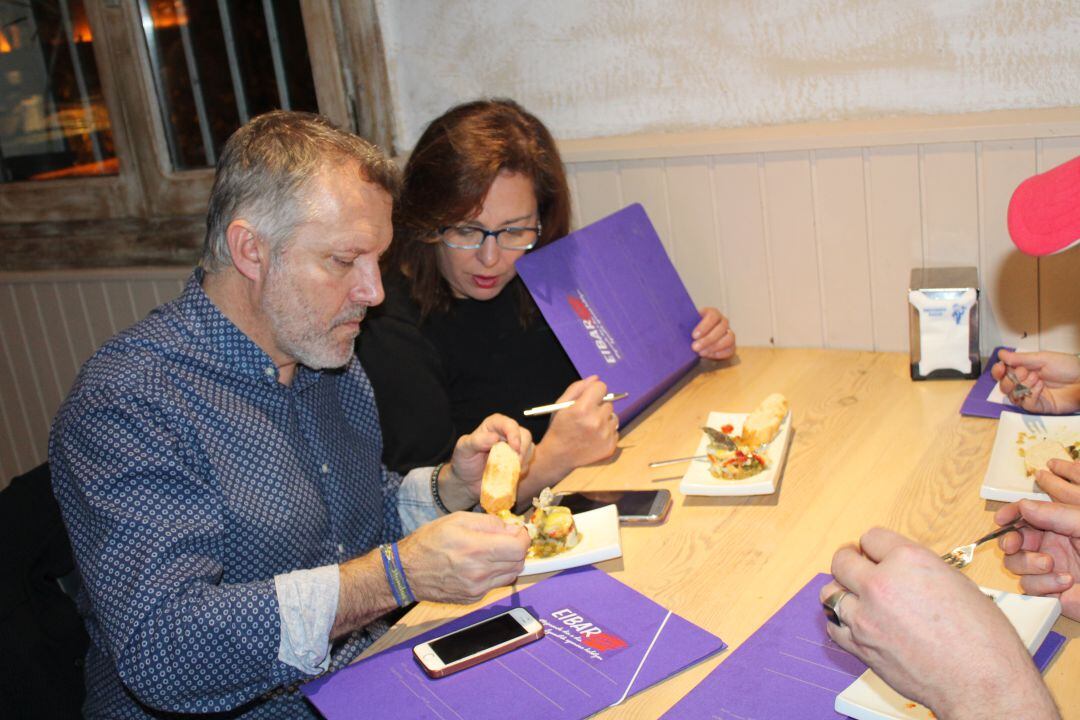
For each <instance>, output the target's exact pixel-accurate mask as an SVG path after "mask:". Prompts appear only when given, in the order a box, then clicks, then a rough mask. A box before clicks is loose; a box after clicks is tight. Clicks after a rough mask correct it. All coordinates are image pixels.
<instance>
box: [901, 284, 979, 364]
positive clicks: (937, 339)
mask: <svg viewBox="0 0 1080 720" xmlns="http://www.w3.org/2000/svg"><path fill="white" fill-rule="evenodd" d="M908 328H909V330H910V335H911V379H912V380H931V379H949V378H977V377H979V372H980V370H981V369H982V362H981V359H980V357H979V276H978V272H977V271H976V269H975V268H973V267H953V268H915V269H913V270H912V271H911V283H910V284H909V285H908Z"/></svg>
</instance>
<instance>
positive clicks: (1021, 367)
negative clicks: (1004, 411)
mask: <svg viewBox="0 0 1080 720" xmlns="http://www.w3.org/2000/svg"><path fill="white" fill-rule="evenodd" d="M1009 370H1011V371H1012V373H1013V375H1014V376H1015V377H1016V380H1019V381H1020V383H1022V384H1023V385H1024V386H1025V387H1027V388H1028V389H1029V390H1030V391H1031V393H1030V394H1029V395H1027V396H1025V397H1022V398H1018V397H1016V395H1015V390H1016V382H1015V381H1014V380H1013V379H1012V378H1010V377H1009V375H1008V371H1009ZM990 374H991V375H992V376H993V377H994V379H995V380H997V381H998V386H999V387H1000V388H1001V392H1003V393H1005V394H1006V395H1008V396H1009V400H1010V401H1011V402H1012V403H1013V404H1014V405H1017V406H1019V407H1022V408H1023V409H1025V410H1027V411H1028V412H1035V413H1042V414H1051V415H1064V414H1067V413H1072V412H1076V411H1077V410H1080V358H1078V357H1077V356H1076V355H1069V354H1068V353H1059V352H1024V353H1020V352H1012V351H1010V350H1002V351H1001V352H999V353H998V362H996V363H994V366H993V367H992V368H990Z"/></svg>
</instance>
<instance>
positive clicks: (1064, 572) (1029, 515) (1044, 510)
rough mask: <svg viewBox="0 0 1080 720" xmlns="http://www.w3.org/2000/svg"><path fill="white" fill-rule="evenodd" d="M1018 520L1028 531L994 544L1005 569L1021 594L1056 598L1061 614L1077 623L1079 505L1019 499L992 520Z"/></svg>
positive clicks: (1079, 612)
mask: <svg viewBox="0 0 1080 720" xmlns="http://www.w3.org/2000/svg"><path fill="white" fill-rule="evenodd" d="M1021 517H1022V518H1024V520H1026V521H1027V527H1023V528H1020V530H1019V531H1018V532H1011V533H1009V534H1007V535H1005V536H1003V537H1002V538H1001V539H1000V540H998V544H1000V545H1001V549H1002V550H1004V551H1005V567H1006V569H1008V570H1009V571H1011V572H1014V573H1016V574H1017V575H1019V576H1020V587H1022V588H1023V589H1024V592H1025V593H1027V594H1028V595H1049V596H1050V597H1056V598H1058V599H1059V600H1061V612H1062V614H1063V615H1065V616H1066V617H1070V618H1072V619H1073V620H1080V585H1077V584H1076V580H1077V578H1080V507H1076V506H1074V505H1062V504H1061V503H1056V502H1053V503H1049V502H1038V501H1036V500H1021V501H1019V502H1015V503H1010V504H1008V505H1006V506H1005V507H1003V508H1001V509H1000V510H998V511H997V513H996V514H995V515H994V522H996V523H998V524H999V525H1007V524H1009V523H1011V522H1013V521H1014V520H1017V519H1019V518H1021Z"/></svg>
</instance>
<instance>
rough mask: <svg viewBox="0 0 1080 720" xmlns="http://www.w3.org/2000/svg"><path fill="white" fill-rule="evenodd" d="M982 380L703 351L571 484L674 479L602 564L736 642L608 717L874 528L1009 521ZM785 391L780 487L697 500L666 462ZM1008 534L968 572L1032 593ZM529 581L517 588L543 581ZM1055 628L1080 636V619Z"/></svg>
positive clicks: (786, 352) (882, 356) (445, 611)
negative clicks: (712, 420) (706, 428)
mask: <svg viewBox="0 0 1080 720" xmlns="http://www.w3.org/2000/svg"><path fill="white" fill-rule="evenodd" d="M971 385H972V383H971V381H927V382H912V381H911V379H910V377H909V373H908V356H907V355H906V354H900V353H874V352H854V351H852V352H849V351H836V350H814V349H782V350H781V349H768V348H740V350H739V355H738V357H737V358H736V359H735V360H733V361H730V362H725V363H703V364H701V365H700V366H699V367H698V368H697V369H696V370H695V371H694V372H692V373H691V374H690V375H689V376H688V377H686V378H684V380H683V381H682V382H680V383H679V384H678V385H677V386H676V387H675V388H673V389H672V390H671V391H669V392H668V393H667V394H666V395H665V396H664V397H663V398H661V399H660V400H659V401H657V402H656V403H654V404H653V405H652V406H651V407H650V409H649V410H648V411H647V412H646V413H644V414H643V415H642V416H641V417H639V418H637V419H635V421H634V422H633V423H632V424H631V425H630V426H629V427H627V428H625V429H624V431H623V436H622V439H621V440H620V442H619V447H620V449H619V451H618V453H617V455H616V457H615V458H613V459H612V460H611V461H609V462H607V463H604V464H600V465H593V466H589V467H586V468H581V469H579V470H577V471H575V472H574V473H572V474H571V475H570V476H569V477H567V478H566V479H565V480H564V481H563V482H562V483H561V484H560V485H559V489H560V490H604V489H612V490H614V489H627V488H666V489H668V490H670V491H671V494H672V499H673V506H672V509H671V513H670V515H669V516H668V520H667V522H666V523H665V524H663V525H660V526H656V527H632V526H624V527H623V528H622V547H623V556H622V557H621V558H619V559H616V560H611V561H608V562H605V563H601V564H600V565H599V567H600V568H601V569H603V570H605V571H606V572H608V573H610V574H611V575H613V576H614V577H616V578H618V579H619V580H620V581H622V582H624V583H626V584H627V585H630V586H631V587H633V588H635V589H637V590H638V591H640V592H642V593H644V594H645V595H648V596H649V597H651V598H653V599H654V600H655V601H657V602H659V603H660V604H662V605H664V606H666V607H668V608H670V609H672V610H674V611H675V612H676V613H678V614H680V615H682V616H684V617H686V618H687V619H688V620H690V621H691V622H694V623H696V624H698V625H700V626H701V627H704V628H706V629H708V630H710V631H712V632H714V633H716V634H717V635H719V636H720V637H721V638H723V639H724V641H726V642H727V643H728V644H729V646H730V648H729V650H728V651H726V652H724V653H721V654H720V655H719V656H717V657H714V658H711V659H709V660H708V661H706V662H703V663H701V664H699V665H697V666H695V667H693V668H690V669H689V670H687V671H685V672H683V673H681V674H679V675H677V676H675V677H673V678H671V679H669V680H668V681H666V682H664V683H661V684H659V685H657V686H655V687H652V688H649V689H648V690H645V691H644V692H641V693H639V694H637V695H636V696H634V697H631V698H630V699H628V700H627V701H626V702H625V703H624V704H623V705H622V706H620V707H619V708H615V709H612V710H609V711H607V712H606V713H604V714H603V715H604V716H605V717H626V718H655V717H657V716H659V715H660V714H661V713H663V712H664V711H665V710H666V709H668V708H669V707H671V706H672V705H674V704H675V702H676V701H678V699H679V698H681V697H682V696H683V695H685V694H686V693H687V692H689V691H690V690H691V689H692V688H693V687H694V686H695V685H697V684H698V683H699V682H700V681H701V680H702V679H703V678H704V677H705V676H706V675H707V674H708V673H709V672H710V671H712V670H713V669H714V668H715V667H716V666H717V665H718V664H719V663H721V662H723V661H724V659H725V658H727V657H729V656H730V654H731V651H733V650H735V649H736V648H738V646H739V645H740V644H741V643H742V642H743V641H744V640H746V638H747V637H749V636H750V635H751V634H752V633H753V632H754V631H755V630H756V629H757V628H759V627H760V626H761V625H762V624H763V623H764V622H765V621H766V620H768V619H769V617H770V616H772V614H773V613H775V612H776V611H777V610H778V609H779V608H780V607H781V606H782V605H783V604H784V603H785V602H786V601H787V600H788V599H789V598H790V597H791V596H792V595H793V594H794V593H795V592H796V591H797V590H798V589H799V588H800V587H802V586H803V585H804V584H805V583H806V582H807V580H809V579H810V578H811V577H812V576H813V575H814V574H815V573H818V572H828V570H829V562H830V559H831V557H832V554H833V552H834V551H835V550H836V548H837V547H838V546H840V545H841V544H843V543H848V542H852V541H854V540H856V539H857V538H858V537H859V535H860V534H861V533H862V532H863V531H865V530H866V529H867V528H869V527H871V526H873V525H881V526H884V527H888V528H891V529H893V530H896V531H898V532H901V533H904V534H905V535H908V536H909V537H912V538H914V539H916V540H918V541H919V542H921V543H924V544H926V545H927V546H929V547H930V548H932V549H933V550H935V551H937V552H943V551H945V550H947V549H951V548H952V547H953V546H955V545H958V544H961V543H963V542H967V541H969V540H971V539H972V538H975V537H978V536H979V535H982V534H983V533H985V532H987V531H988V530H989V529H991V528H993V527H994V523H993V519H992V516H993V513H994V511H995V510H996V509H997V508H998V507H1000V503H996V502H990V501H985V500H982V499H981V498H980V497H979V485H980V484H981V482H982V477H983V474H984V472H985V471H986V466H987V463H988V462H989V458H990V449H991V446H992V444H993V440H994V434H995V432H996V428H997V423H996V422H994V421H992V420H986V419H982V418H968V417H961V415H960V414H959V409H960V405H961V403H962V402H963V399H964V397H965V395H966V394H967V392H968V390H969V389H970V388H971ZM771 392H781V393H783V394H784V395H786V396H787V398H788V399H789V401H790V402H791V411H792V427H793V431H794V434H793V436H792V440H791V448H790V451H789V453H788V458H787V463H786V467H785V468H784V473H783V479H782V481H781V483H780V486H779V489H778V490H777V492H776V493H774V494H773V495H768V496H757V497H739V498H714V497H684V496H683V495H681V494H680V493H679V490H678V485H679V478H680V476H681V474H682V472H683V470H684V468H682V467H681V466H673V467H665V468H657V469H649V467H648V463H649V462H650V461H652V460H656V459H662V458H671V457H681V456H686V455H691V454H693V452H694V450H695V449H696V446H697V442H698V439H699V437H700V428H701V426H702V425H703V424H704V422H705V420H706V418H707V417H708V414H709V412H710V411H714V410H718V411H726V412H749V411H750V410H752V409H753V408H754V406H755V405H756V404H757V403H758V402H760V400H761V399H762V398H764V397H765V396H766V395H768V394H769V393H771ZM1001 558H1002V554H1001V551H1000V550H999V549H998V548H997V547H996V546H986V547H984V548H981V549H980V550H979V552H978V553H977V555H976V559H975V562H974V563H973V564H972V565H971V566H970V567H969V568H968V569H967V570H965V572H966V573H967V574H968V575H969V576H970V577H971V578H972V579H973V580H975V581H976V582H978V583H980V584H982V585H987V586H991V587H996V588H1002V589H1006V590H1014V591H1018V590H1019V584H1018V582H1017V579H1016V577H1015V576H1013V575H1011V574H1009V573H1008V572H1007V571H1006V570H1005V569H1004V568H1003V566H1002V562H1001ZM543 577H546V576H537V577H532V578H528V579H523V580H522V581H521V582H520V583H519V584H518V588H519V589H520V588H523V587H527V586H528V585H530V584H532V583H533V582H536V581H537V580H539V579H542V578H543ZM507 592H508V590H507V589H500V590H497V591H493V592H492V593H490V594H489V595H488V597H487V598H485V599H484V601H482V602H481V603H477V604H476V605H473V606H468V607H465V606H455V605H444V604H436V603H426V602H425V603H421V604H420V605H418V606H417V607H416V608H415V609H413V611H412V612H410V613H409V614H408V615H407V616H405V618H403V619H402V620H401V621H400V622H399V623H398V624H397V625H395V626H394V627H393V628H392V629H391V630H390V631H389V632H388V633H387V634H386V635H384V636H383V637H382V638H381V639H380V640H379V641H378V642H377V643H375V645H374V646H372V648H371V649H370V650H369V652H368V653H366V654H370V653H373V652H377V651H378V650H381V649H385V648H387V647H390V646H391V645H395V644H397V643H399V642H403V641H405V640H407V639H409V638H411V637H413V636H415V635H417V634H418V633H420V632H423V631H424V630H426V629H428V628H430V627H432V626H434V625H437V624H440V623H441V622H443V621H445V620H446V619H449V618H452V617H456V616H459V615H462V614H464V613H465V612H467V611H469V610H472V609H475V608H476V607H480V606H481V605H484V604H486V603H489V602H492V601H494V600H496V599H498V598H500V597H503V596H505V595H506V594H507ZM1054 629H1055V630H1057V631H1058V632H1060V633H1062V634H1064V635H1065V636H1066V637H1068V638H1070V639H1073V638H1076V637H1077V636H1080V623H1076V622H1073V621H1071V620H1067V619H1061V620H1059V621H1058V622H1057V624H1056V625H1055V628H1054ZM1046 679H1047V682H1048V683H1049V685H1050V688H1051V690H1052V691H1053V693H1054V696H1055V698H1056V699H1057V701H1058V704H1059V705H1060V707H1061V709H1062V712H1063V714H1064V717H1066V718H1078V719H1080V682H1078V680H1080V643H1072V642H1070V643H1068V644H1067V645H1066V646H1065V648H1064V650H1063V652H1062V653H1061V654H1060V655H1059V656H1058V657H1057V659H1056V660H1055V661H1054V663H1053V665H1052V666H1051V667H1050V669H1049V670H1048V671H1047V673H1046Z"/></svg>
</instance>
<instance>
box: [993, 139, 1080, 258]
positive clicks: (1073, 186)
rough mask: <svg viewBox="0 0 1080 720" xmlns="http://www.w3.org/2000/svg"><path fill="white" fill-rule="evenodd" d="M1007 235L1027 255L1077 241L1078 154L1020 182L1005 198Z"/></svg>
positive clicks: (1045, 252) (1079, 208)
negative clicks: (1007, 214) (1007, 220)
mask: <svg viewBox="0 0 1080 720" xmlns="http://www.w3.org/2000/svg"><path fill="white" fill-rule="evenodd" d="M1009 235H1011V236H1012V240H1013V242H1014V243H1016V247H1018V248H1020V250H1021V251H1023V252H1025V253H1027V254H1028V255H1052V254H1054V253H1059V252H1061V251H1063V250H1068V249H1069V248H1071V247H1073V246H1074V245H1076V244H1078V243H1080V157H1075V158H1073V159H1072V160H1069V161H1068V162H1066V163H1063V164H1061V165H1058V166H1057V167H1055V168H1053V169H1052V170H1047V171H1046V172H1044V173H1040V174H1039V175H1033V176H1032V177H1029V178H1028V179H1027V180H1025V181H1024V182H1022V183H1020V185H1019V186H1018V187H1017V188H1016V191H1015V192H1013V196H1012V200H1010V201H1009Z"/></svg>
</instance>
